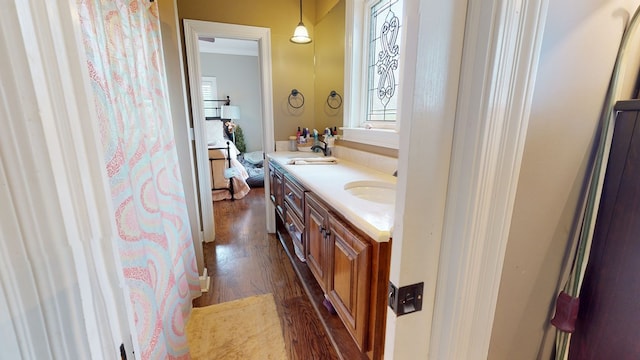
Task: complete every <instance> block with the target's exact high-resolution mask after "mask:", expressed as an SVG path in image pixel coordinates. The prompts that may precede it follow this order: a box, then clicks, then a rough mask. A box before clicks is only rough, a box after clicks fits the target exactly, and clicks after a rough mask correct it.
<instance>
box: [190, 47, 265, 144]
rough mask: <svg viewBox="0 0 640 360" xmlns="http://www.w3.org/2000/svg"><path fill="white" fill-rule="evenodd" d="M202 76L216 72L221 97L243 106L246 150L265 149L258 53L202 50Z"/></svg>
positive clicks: (243, 130) (240, 120) (241, 123)
mask: <svg viewBox="0 0 640 360" xmlns="http://www.w3.org/2000/svg"><path fill="white" fill-rule="evenodd" d="M200 68H201V72H202V76H215V77H216V81H217V83H218V97H219V98H220V99H225V98H226V97H227V96H230V97H231V104H232V105H236V106H239V107H240V119H238V120H236V122H237V123H238V125H240V127H242V133H243V134H244V140H245V144H246V145H247V152H251V151H258V150H262V112H261V109H262V98H261V94H260V65H259V62H258V57H257V56H242V55H220V54H207V53H201V54H200Z"/></svg>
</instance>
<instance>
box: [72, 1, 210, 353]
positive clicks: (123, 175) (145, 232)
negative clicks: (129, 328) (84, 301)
mask: <svg viewBox="0 0 640 360" xmlns="http://www.w3.org/2000/svg"><path fill="white" fill-rule="evenodd" d="M77 5H78V13H79V20H80V24H81V29H82V41H83V44H84V47H85V51H86V54H87V66H88V69H89V76H90V80H91V85H92V87H93V92H94V94H95V106H96V109H97V114H98V117H99V128H100V136H101V142H102V147H103V149H104V159H105V164H106V170H107V175H108V177H109V182H110V187H111V195H112V199H113V207H114V209H115V214H114V217H115V222H116V225H117V229H118V235H119V243H118V249H119V255H120V259H121V263H122V268H123V274H124V278H125V282H126V289H125V292H127V293H128V296H129V300H130V303H131V309H132V312H133V319H134V325H135V332H136V333H135V334H133V336H135V340H134V343H137V344H138V346H137V347H138V349H136V350H137V351H136V353H137V356H136V357H139V358H140V359H188V358H189V350H188V346H187V341H186V337H185V333H184V326H185V321H186V319H187V317H188V315H189V312H190V310H191V300H192V298H193V297H194V296H197V295H199V294H200V285H199V279H198V271H197V265H196V260H195V252H194V249H193V246H192V238H191V236H192V235H191V232H190V227H189V219H188V217H187V209H186V204H185V197H184V192H183V187H182V180H181V177H180V171H179V167H178V158H177V152H176V149H175V141H174V135H173V128H172V123H171V118H170V111H169V109H168V105H167V104H168V103H169V99H168V92H167V85H166V76H165V74H164V64H163V58H162V51H161V50H162V49H161V39H160V23H159V19H158V8H157V3H150V2H149V0H128V1H127V0H110V1H101V0H77Z"/></svg>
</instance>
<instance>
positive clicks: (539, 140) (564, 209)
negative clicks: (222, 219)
mask: <svg viewBox="0 0 640 360" xmlns="http://www.w3.org/2000/svg"><path fill="white" fill-rule="evenodd" d="M634 2H635V5H634V6H630V5H626V6H624V5H625V4H628V3H629V2H625V1H622V0H616V1H608V2H603V1H600V0H587V1H583V0H569V1H561V2H557V1H556V2H554V1H551V2H550V3H549V9H548V18H547V23H546V26H545V33H544V38H543V44H542V54H541V58H540V66H539V69H538V75H537V78H536V80H535V81H536V83H535V90H534V99H533V104H532V113H531V119H530V123H529V128H528V132H527V139H526V143H525V149H524V155H523V159H522V169H521V172H520V181H519V184H518V189H517V195H516V202H515V208H514V214H513V218H512V223H511V231H510V234H509V243H508V245H507V249H506V257H505V262H504V268H503V273H502V281H501V285H500V292H499V296H498V304H497V309H496V314H495V320H494V327H493V331H492V338H491V345H490V350H489V357H488V358H489V359H497V360H502V359H505V360H506V359H509V360H510V359H549V358H550V354H551V351H552V347H553V337H554V334H555V333H554V329H555V328H553V327H551V326H550V325H549V320H550V319H551V317H552V316H553V313H554V308H553V306H554V303H555V297H556V294H557V289H558V288H559V286H560V283H561V281H560V273H561V269H562V266H563V263H564V262H565V261H566V257H567V252H568V251H569V250H568V249H567V247H568V246H567V243H568V241H569V238H570V235H571V231H572V227H573V221H574V217H575V214H576V211H577V207H578V202H579V197H580V192H581V191H582V190H583V189H582V187H583V184H584V180H585V177H586V172H587V167H588V163H589V159H590V152H591V149H592V147H593V139H594V136H595V134H596V132H597V128H598V120H599V115H600V111H601V107H602V105H603V102H604V98H605V93H606V89H607V86H608V84H609V78H610V76H611V70H612V68H613V64H614V61H615V57H616V53H617V49H618V44H619V41H620V37H621V35H622V29H623V20H624V16H622V11H621V9H623V8H624V7H626V8H627V9H628V10H629V11H631V12H633V10H634V9H635V7H636V6H638V3H639V1H637V0H635V1H634Z"/></svg>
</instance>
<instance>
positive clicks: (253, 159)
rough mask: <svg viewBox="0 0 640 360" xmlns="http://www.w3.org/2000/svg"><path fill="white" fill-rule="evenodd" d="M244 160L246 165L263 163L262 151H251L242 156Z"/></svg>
mask: <svg viewBox="0 0 640 360" xmlns="http://www.w3.org/2000/svg"><path fill="white" fill-rule="evenodd" d="M244 159H245V160H247V162H248V163H250V164H253V165H260V164H262V161H263V159H264V158H263V155H262V151H252V152H250V153H245V154H244Z"/></svg>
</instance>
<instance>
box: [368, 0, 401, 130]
mask: <svg viewBox="0 0 640 360" xmlns="http://www.w3.org/2000/svg"><path fill="white" fill-rule="evenodd" d="M401 18H402V0H381V1H379V2H378V3H376V4H375V5H374V6H372V7H371V13H370V27H369V31H370V32H369V41H370V42H369V54H368V67H369V68H368V76H367V87H368V88H367V121H396V113H397V108H398V85H399V84H398V79H399V73H400V68H399V60H400V29H401V26H400V19H401Z"/></svg>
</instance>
